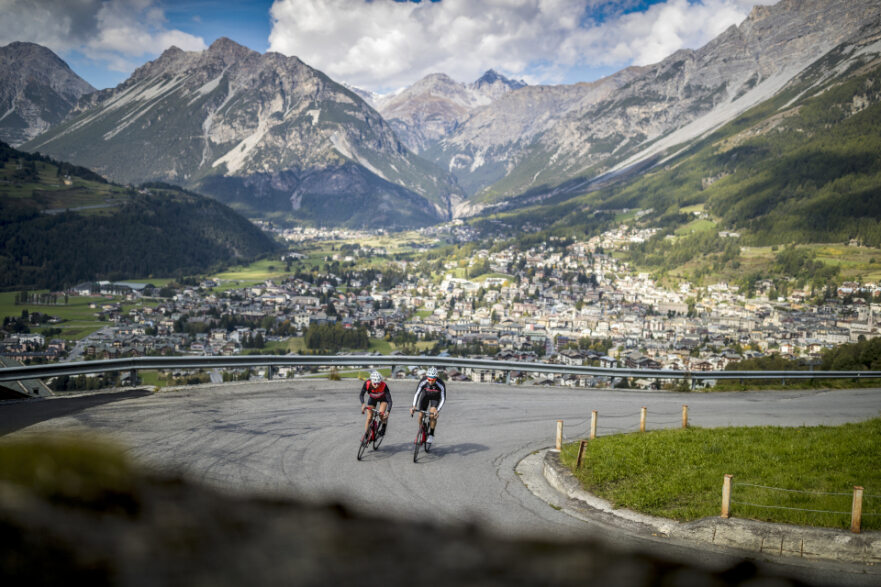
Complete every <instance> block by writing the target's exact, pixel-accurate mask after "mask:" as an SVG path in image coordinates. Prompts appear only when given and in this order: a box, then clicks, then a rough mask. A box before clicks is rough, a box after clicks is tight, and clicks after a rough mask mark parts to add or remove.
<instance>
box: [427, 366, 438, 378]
mask: <svg viewBox="0 0 881 587" xmlns="http://www.w3.org/2000/svg"><path fill="white" fill-rule="evenodd" d="M425 376H426V377H428V378H429V379H437V369H435V368H434V367H429V368H428V371H427V372H426V373H425Z"/></svg>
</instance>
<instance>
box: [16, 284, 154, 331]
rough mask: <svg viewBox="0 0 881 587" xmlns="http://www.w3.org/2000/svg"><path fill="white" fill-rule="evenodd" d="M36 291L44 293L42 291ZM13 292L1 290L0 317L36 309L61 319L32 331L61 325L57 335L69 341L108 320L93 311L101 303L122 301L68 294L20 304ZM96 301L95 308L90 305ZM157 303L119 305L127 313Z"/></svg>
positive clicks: (34, 328) (118, 297) (98, 310)
mask: <svg viewBox="0 0 881 587" xmlns="http://www.w3.org/2000/svg"><path fill="white" fill-rule="evenodd" d="M37 293H46V291H45V290H43V291H38V292H37ZM15 296H16V293H15V292H3V293H0V319H2V318H5V317H7V316H9V317H11V318H18V317H20V316H21V312H22V310H25V309H26V310H27V311H28V313H30V314H32V313H34V312H39V313H41V314H47V315H49V316H57V317H58V318H61V319H62V320H64V322H61V323H59V324H42V325H40V326H36V325H31V326H30V328H31V332H40V331H41V330H43V329H45V328H60V329H61V334H60V335H59V337H60V338H64V339H68V340H79V339H81V338H85V337H86V336H88V335H89V334H91V333H93V332H95V331H96V330H99V329H101V328H102V327H104V326H107V325H109V324H110V323H109V322H102V321H100V320H98V319H97V318H96V317H95V314H96V313H98V312H100V311H101V306H102V305H104V304H114V303H117V302H119V301H120V300H122V298H121V297H120V296H113V297H103V296H69V297H68V303H67V304H58V305H41V304H23V305H15ZM91 304H95V305H96V307H95V308H91V307H90V305H91ZM157 304H158V302H148V303H139V304H131V303H124V304H123V305H122V311H123V313H125V312H128V311H129V310H131V309H132V308H134V307H136V306H141V307H143V306H153V307H155V306H156V305H157Z"/></svg>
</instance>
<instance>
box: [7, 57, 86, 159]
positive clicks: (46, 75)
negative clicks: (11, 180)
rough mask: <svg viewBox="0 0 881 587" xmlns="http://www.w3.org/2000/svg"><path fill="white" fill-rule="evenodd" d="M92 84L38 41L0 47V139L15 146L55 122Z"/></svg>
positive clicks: (65, 114)
mask: <svg viewBox="0 0 881 587" xmlns="http://www.w3.org/2000/svg"><path fill="white" fill-rule="evenodd" d="M94 91H95V88H94V87H92V86H91V84H89V83H88V82H86V81H85V80H84V79H82V78H81V77H79V76H78V75H77V74H75V73H74V72H73V71H72V70H71V69H70V67H68V65H67V63H65V62H64V61H63V60H62V59H61V58H60V57H58V55H56V54H55V53H53V52H52V51H51V50H49V49H47V48H46V47H43V46H41V45H36V44H34V43H23V42H18V41H16V42H13V43H10V44H8V45H6V46H5V47H0V113H3V114H2V117H0V140H2V141H5V142H7V143H9V144H11V145H14V146H17V145H20V144H22V143H24V142H26V141H27V140H29V139H31V138H33V137H34V136H36V135H38V134H39V133H41V132H43V131H45V130H46V129H48V128H49V127H50V126H51V125H53V124H57V123H58V122H61V120H63V119H64V117H65V116H67V114H68V113H69V112H70V111H71V110H72V109H73V107H74V105H76V103H77V101H78V100H79V98H80V97H82V96H84V95H86V94H89V93H92V92H94Z"/></svg>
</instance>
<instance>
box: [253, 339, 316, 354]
mask: <svg viewBox="0 0 881 587" xmlns="http://www.w3.org/2000/svg"><path fill="white" fill-rule="evenodd" d="M304 350H306V339H305V338H303V337H292V338H289V339H287V340H278V341H275V340H274V341H270V342H267V343H266V346H264V347H263V348H262V349H260V354H261V355H274V354H279V353H283V354H296V353H297V352H299V351H304Z"/></svg>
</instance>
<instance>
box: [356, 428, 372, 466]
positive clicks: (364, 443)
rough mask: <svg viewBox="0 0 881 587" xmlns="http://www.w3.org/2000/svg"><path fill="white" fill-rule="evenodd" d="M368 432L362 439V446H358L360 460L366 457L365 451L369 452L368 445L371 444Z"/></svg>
mask: <svg viewBox="0 0 881 587" xmlns="http://www.w3.org/2000/svg"><path fill="white" fill-rule="evenodd" d="M367 434H368V433H367V432H365V433H364V436H362V437H361V444H360V445H359V446H358V460H359V461H360V460H361V457H363V456H364V451H365V450H367V445H368V444H370V441H369V440H368V436H367Z"/></svg>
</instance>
